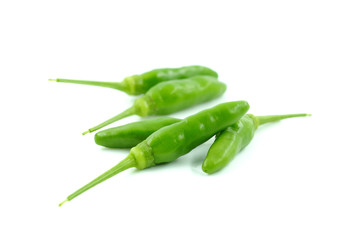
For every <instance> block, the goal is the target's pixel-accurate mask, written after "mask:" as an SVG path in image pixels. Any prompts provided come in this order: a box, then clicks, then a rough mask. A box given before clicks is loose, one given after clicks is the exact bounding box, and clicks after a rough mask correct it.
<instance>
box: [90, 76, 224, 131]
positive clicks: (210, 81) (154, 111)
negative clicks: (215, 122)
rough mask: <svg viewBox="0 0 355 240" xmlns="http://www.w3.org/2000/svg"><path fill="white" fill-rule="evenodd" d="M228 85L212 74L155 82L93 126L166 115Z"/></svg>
mask: <svg viewBox="0 0 355 240" xmlns="http://www.w3.org/2000/svg"><path fill="white" fill-rule="evenodd" d="M225 91H226V85H225V84H224V83H222V82H220V81H218V80H217V79H216V78H215V77H211V76H195V77H191V78H187V79H183V80H172V81H167V82H162V83H160V84H158V85H155V86H154V87H152V88H151V89H149V91H148V92H147V93H146V94H144V95H143V96H141V97H139V98H137V99H136V101H135V102H134V104H133V106H132V107H130V108H128V109H127V110H125V111H123V112H122V113H120V114H118V115H116V116H114V117H113V118H110V119H109V120H107V121H105V122H103V123H101V124H99V125H97V126H95V127H93V128H90V129H89V130H88V131H86V132H84V133H83V134H86V133H88V132H93V131H96V130H98V129H100V128H102V127H105V126H107V125H109V124H111V123H113V122H116V121H118V120H120V119H122V118H125V117H128V116H131V115H135V114H136V115H139V116H141V117H145V116H152V115H167V114H170V113H174V112H177V111H180V110H183V109H186V108H189V107H192V106H194V105H197V104H200V103H203V102H207V101H210V100H212V99H215V98H217V97H219V96H221V95H222V94H223V93H224V92H225Z"/></svg>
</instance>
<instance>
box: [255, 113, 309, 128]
mask: <svg viewBox="0 0 355 240" xmlns="http://www.w3.org/2000/svg"><path fill="white" fill-rule="evenodd" d="M309 116H312V114H307V113H297V114H284V115H267V116H257V117H255V118H256V120H257V125H258V126H260V125H262V124H265V123H269V122H276V121H280V120H282V119H286V118H294V117H309Z"/></svg>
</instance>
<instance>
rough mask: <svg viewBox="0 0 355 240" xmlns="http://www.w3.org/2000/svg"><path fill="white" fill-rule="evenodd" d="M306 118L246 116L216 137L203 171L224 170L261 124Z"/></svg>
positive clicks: (300, 115) (297, 115) (301, 115)
mask: <svg viewBox="0 0 355 240" xmlns="http://www.w3.org/2000/svg"><path fill="white" fill-rule="evenodd" d="M305 116H310V115H309V114H305V113H300V114H286V115H270V116H257V117H256V116H254V115H252V114H246V115H244V116H243V117H242V118H241V119H240V120H239V121H238V122H236V123H235V124H233V125H231V126H229V127H227V128H226V129H225V130H223V131H221V132H220V133H218V134H217V135H216V139H215V141H214V143H213V144H212V146H211V147H210V149H209V150H208V153H207V156H206V159H205V160H204V161H203V163H202V170H203V171H204V172H206V173H209V174H211V173H215V172H217V171H219V170H221V169H222V168H224V167H225V166H226V165H227V164H228V163H229V162H230V161H231V160H233V158H234V157H235V155H236V154H237V153H238V152H240V151H241V150H242V149H243V148H244V147H246V146H247V145H248V144H249V143H250V141H251V140H252V139H253V137H254V133H255V131H256V130H257V128H258V126H260V125H261V124H264V123H269V122H274V121H279V120H282V119H287V118H293V117H305Z"/></svg>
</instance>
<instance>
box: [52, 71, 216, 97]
mask: <svg viewBox="0 0 355 240" xmlns="http://www.w3.org/2000/svg"><path fill="white" fill-rule="evenodd" d="M197 75H207V76H212V77H218V74H217V73H216V72H215V71H213V70H212V69H210V68H207V67H203V66H197V65H196V66H185V67H180V68H160V69H154V70H152V71H149V72H145V73H143V74H139V75H133V76H130V77H126V78H125V79H123V81H122V82H100V81H88V80H72V79H64V78H57V79H49V80H50V81H56V82H64V83H76V84H84V85H92V86H99V87H107V88H113V89H117V90H120V91H123V92H126V93H127V94H129V95H139V94H143V93H146V92H147V91H148V90H149V89H150V88H151V87H153V86H154V85H157V84H158V83H160V82H165V81H170V80H176V79H184V78H190V77H193V76H197Z"/></svg>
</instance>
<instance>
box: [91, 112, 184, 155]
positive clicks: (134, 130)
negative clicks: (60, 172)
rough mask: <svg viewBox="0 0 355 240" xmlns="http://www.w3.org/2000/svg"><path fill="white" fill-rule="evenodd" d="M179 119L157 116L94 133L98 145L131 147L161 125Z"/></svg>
mask: <svg viewBox="0 0 355 240" xmlns="http://www.w3.org/2000/svg"><path fill="white" fill-rule="evenodd" d="M179 121H181V119H177V118H171V117H157V118H153V119H147V120H143V121H138V122H133V123H128V124H126V125H122V126H118V127H114V128H109V129H105V130H102V131H100V132H98V133H96V134H95V142H96V144H98V145H101V146H104V147H109V148H132V147H134V146H136V145H137V144H139V143H140V142H142V141H144V140H145V139H146V138H147V137H148V136H149V135H151V134H152V133H154V132H155V131H157V130H159V129H160V128H162V127H165V126H168V125H171V124H173V123H176V122H179Z"/></svg>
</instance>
